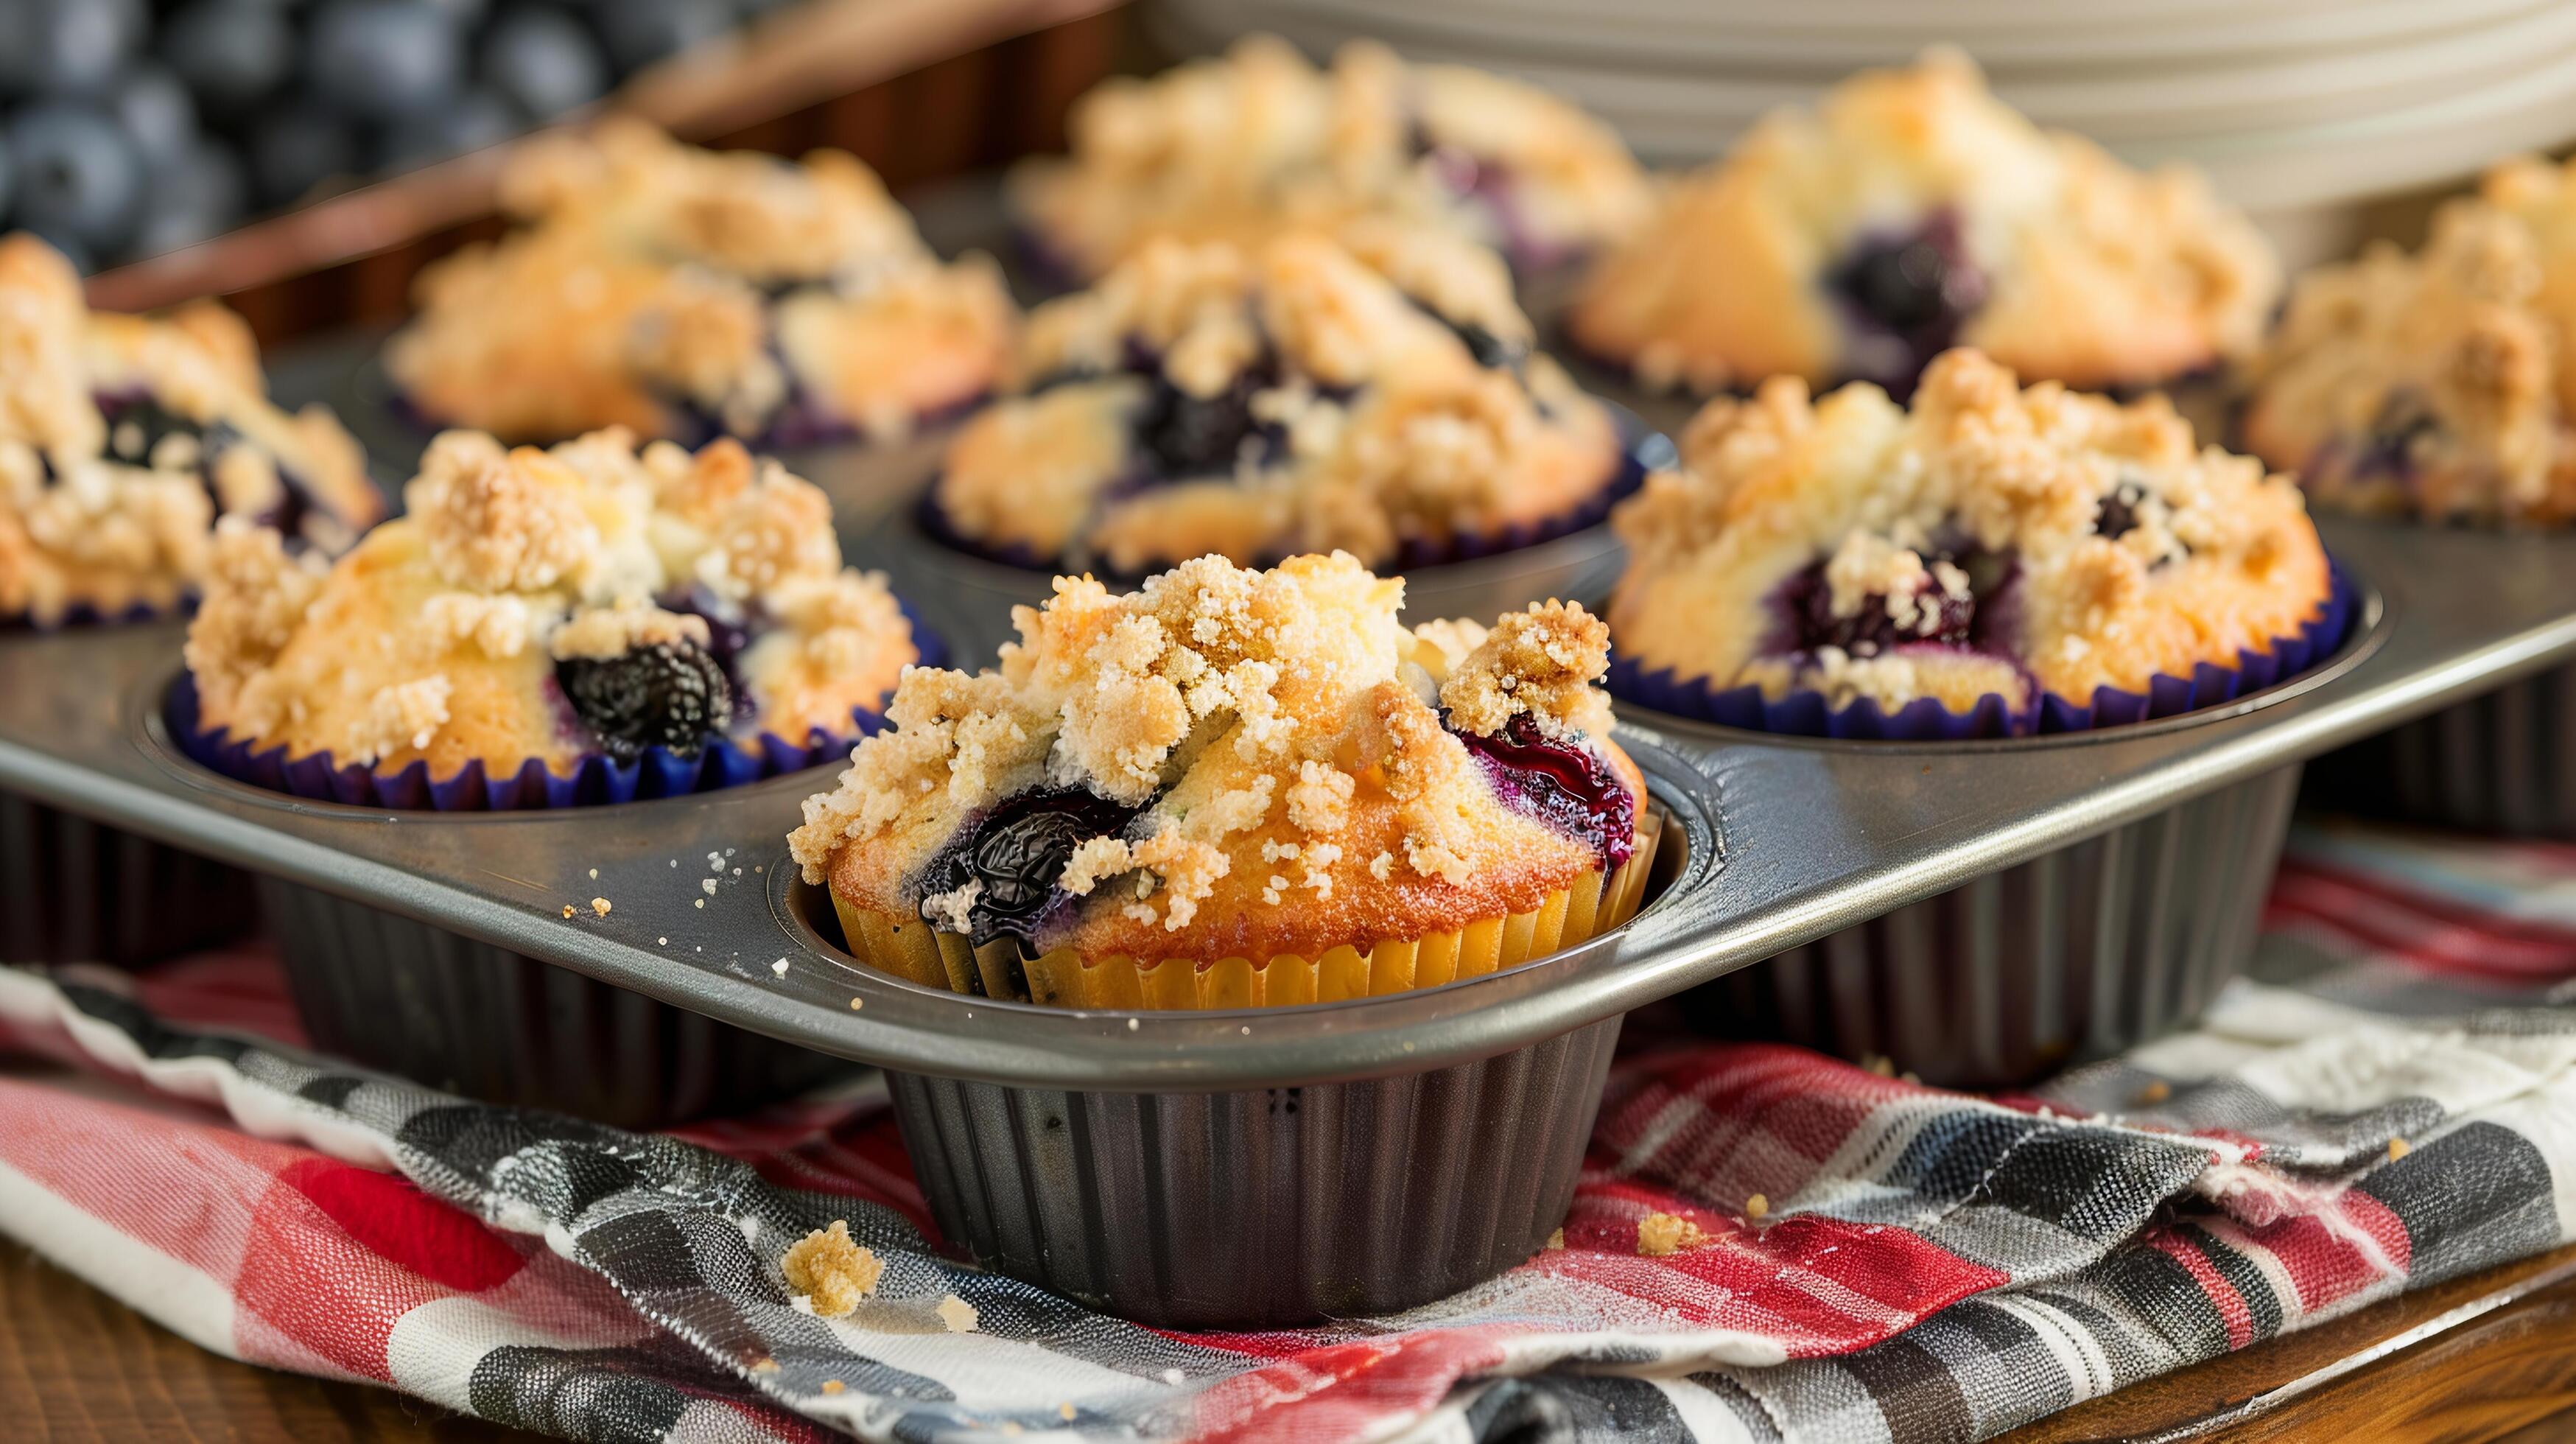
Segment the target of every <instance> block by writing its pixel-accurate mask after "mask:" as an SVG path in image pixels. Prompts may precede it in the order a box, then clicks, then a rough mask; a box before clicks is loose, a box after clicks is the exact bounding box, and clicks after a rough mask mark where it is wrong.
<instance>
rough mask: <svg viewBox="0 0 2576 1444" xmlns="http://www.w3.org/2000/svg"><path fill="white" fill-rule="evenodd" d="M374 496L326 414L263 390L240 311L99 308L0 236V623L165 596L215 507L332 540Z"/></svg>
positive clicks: (47, 264)
mask: <svg viewBox="0 0 2576 1444" xmlns="http://www.w3.org/2000/svg"><path fill="white" fill-rule="evenodd" d="M383 511H384V502H383V499H382V498H381V497H379V496H377V494H376V490H375V487H374V486H373V485H372V484H370V483H369V482H368V480H367V474H366V467H365V464H364V461H363V460H362V458H361V457H360V455H359V452H358V444H357V443H356V442H355V441H353V440H351V439H350V437H349V434H348V433H347V432H345V431H343V430H341V429H340V424H339V423H338V422H337V421H335V420H333V419H332V417H331V414H330V413H329V412H328V411H326V410H324V409H322V408H320V407H318V406H317V407H308V408H306V409H305V411H304V412H303V413H302V414H300V415H296V416H289V415H287V414H286V413H285V412H283V411H280V410H279V409H278V408H277V407H276V406H274V405H272V404H270V402H269V399H268V393H267V385H266V383H265V382H264V381H263V380H262V379H261V377H260V373H259V357H258V354H257V352H256V351H255V350H254V349H253V347H252V343H251V337H250V331H249V329H248V328H247V327H245V326H243V325H242V323H241V320H240V318H238V317H236V316H234V315H233V314H232V313H231V312H230V311H227V310H225V309H224V308H223V307H221V306H218V305H216V304H214V303H212V302H199V303H197V304H194V305H190V306H184V307H182V308H180V309H179V310H177V311H174V312H172V313H171V314H169V315H168V316H166V317H142V316H115V315H105V314H98V313H93V312H91V311H90V310H89V308H88V306H87V305H86V304H85V303H84V302H83V301H82V299H81V286H80V277H79V275H78V274H76V273H75V272H74V271H73V270H72V268H71V266H70V264H69V263H68V262H66V261H64V259H63V258H62V257H61V256H60V255H58V254H56V253H55V252H54V250H53V248H51V247H50V246H47V245H46V244H45V243H44V242H42V241H40V240H37V239H36V238H35V237H34V236H30V235H24V234H20V235H13V236H9V237H7V238H6V239H0V621H18V620H26V621H33V622H36V623H38V624H40V625H51V624H53V623H56V622H60V621H63V620H65V619H66V618H69V617H73V616H77V615H91V616H99V617H115V616H120V615H124V614H127V613H131V612H135V611H145V610H148V611H166V610H168V609H171V608H173V607H177V606H179V605H181V604H182V603H184V602H185V601H186V600H187V599H188V598H189V597H191V596H193V595H194V594H195V593H196V591H197V589H198V588H199V587H200V586H201V585H203V583H204V581H205V577H206V568H207V563H208V558H209V555H210V553H211V549H212V545H213V543H212V534H213V531H214V527H215V522H216V519H217V518H218V517H241V518H245V519H247V520H252V521H259V522H264V523H267V524H268V525H271V526H274V527H277V528H278V529H279V530H280V531H281V533H282V534H283V536H284V538H285V540H286V542H287V543H288V544H289V545H291V546H293V547H296V548H297V549H299V550H300V549H305V548H312V549H318V550H321V551H329V552H336V551H338V550H340V549H342V548H344V547H346V546H347V545H348V544H349V542H350V541H351V540H352V539H354V538H355V537H356V536H357V534H358V532H359V531H361V530H363V529H364V528H365V527H366V526H367V524H368V523H369V522H372V521H373V520H375V518H376V517H378V516H379V515H382V514H383Z"/></svg>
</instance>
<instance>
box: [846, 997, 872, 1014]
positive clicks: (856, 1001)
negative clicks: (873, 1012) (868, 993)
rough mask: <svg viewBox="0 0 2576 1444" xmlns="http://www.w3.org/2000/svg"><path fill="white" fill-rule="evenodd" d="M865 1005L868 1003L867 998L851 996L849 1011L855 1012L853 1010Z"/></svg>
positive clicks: (855, 1010)
mask: <svg viewBox="0 0 2576 1444" xmlns="http://www.w3.org/2000/svg"><path fill="white" fill-rule="evenodd" d="M867 1005H868V1000H867V999H865V998H852V999H851V1000H850V1011H851V1012H853V1013H855V1012H857V1011H858V1010H860V1009H861V1008H864V1007H866V1006H867Z"/></svg>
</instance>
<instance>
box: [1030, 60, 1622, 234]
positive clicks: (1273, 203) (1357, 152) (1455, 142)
mask: <svg viewBox="0 0 2576 1444" xmlns="http://www.w3.org/2000/svg"><path fill="white" fill-rule="evenodd" d="M1070 125H1071V129H1072V135H1073V154H1072V155H1071V156H1070V157H1069V158H1067V159H1064V160H1053V161H1033V162H1029V163H1027V164H1024V165H1023V166H1022V167H1021V168H1020V169H1019V170H1018V171H1017V172H1015V173H1014V174H1013V175H1012V178H1011V199H1012V202H1013V206H1014V209H1015V210H1016V211H1017V212H1018V214H1019V216H1020V218H1021V221H1022V223H1023V224H1024V225H1025V226H1026V227H1027V228H1028V230H1029V232H1030V233H1031V235H1032V237H1033V238H1034V239H1035V241H1036V243H1037V244H1038V245H1039V246H1040V247H1041V248H1042V249H1043V250H1044V251H1045V252H1046V254H1047V255H1048V256H1049V257H1050V258H1051V259H1054V260H1056V261H1059V262H1061V263H1062V264H1063V266H1064V267H1065V268H1066V269H1067V270H1069V271H1071V272H1072V273H1073V275H1074V276H1076V277H1077V278H1085V279H1087V278H1090V277H1095V276H1098V275H1101V274H1103V273H1105V272H1106V271H1108V269H1109V268H1110V267H1111V266H1114V265H1116V264H1117V263H1118V262H1119V261H1122V260H1125V259H1127V258H1128V257H1130V256H1132V255H1134V254H1135V253H1136V252H1137V250H1138V249H1140V248H1141V247H1142V246H1144V245H1145V244H1146V243H1147V242H1149V241H1152V240H1155V239H1157V238H1172V239H1179V240H1184V241H1230V242H1233V243H1235V244H1238V245H1254V244H1258V243H1259V242H1260V241H1262V240H1263V239H1265V238H1267V237H1269V236H1271V235H1273V234H1275V233H1277V231H1278V230H1279V229H1280V228H1281V227H1282V226H1286V225H1300V226H1334V225H1339V224H1341V223H1342V222H1344V221H1347V220H1349V219H1351V218H1352V217H1355V216H1369V215H1376V216H1394V217H1399V218H1402V219H1405V220H1408V221H1413V222H1416V223H1423V224H1430V225H1434V226H1437V227H1440V228H1443V229H1445V230H1448V231H1450V232H1451V233H1453V234H1456V235H1459V236H1462V237H1465V238H1468V239H1472V240H1475V241H1477V242H1479V243H1482V244H1485V245H1490V246H1494V247H1497V248H1499V249H1501V250H1502V251H1503V252H1504V253H1505V254H1506V255H1509V256H1510V257H1511V258H1512V259H1513V261H1514V262H1515V264H1520V265H1525V266H1538V265H1545V264H1549V263H1552V262H1555V261H1559V260H1562V259H1564V258H1565V257H1567V256H1570V255H1574V254H1577V253H1581V252H1585V251H1589V250H1592V249H1594V248H1595V247H1598V246H1600V245H1602V244H1603V243H1605V242H1607V241H1609V240H1611V239H1612V238H1614V237H1617V236H1620V235H1622V234H1624V233H1625V232H1626V231H1627V230H1628V229H1629V228H1630V227H1632V226H1633V225H1635V224H1636V222H1637V221H1638V220H1639V219H1640V218H1641V217H1642V216H1643V215H1644V214H1645V212H1646V209H1647V207H1648V204H1649V197H1650V191H1649V188H1648V184H1647V181H1646V177H1645V174H1644V172H1643V171H1641V170H1640V169H1639V168H1638V166H1637V162H1636V160H1635V159H1634V158H1633V157H1631V156H1630V155H1629V154H1628V150H1627V147H1626V146H1625V145H1624V144H1622V143H1621V142H1620V140H1619V137H1618V134H1617V132H1615V131H1613V130H1612V129H1611V128H1610V127H1609V126H1607V125H1605V124H1603V123H1602V122H1601V121H1599V120H1597V119H1595V118H1593V117H1592V116H1589V115H1586V114H1584V113H1583V112H1582V111H1581V110H1579V109H1577V108H1576V107H1574V106H1572V105H1570V104H1568V103H1566V102H1565V101H1563V100H1560V99H1558V98H1557V97H1555V96H1553V95H1550V94H1548V93H1547V92H1545V91H1543V90H1539V89H1537V88H1536V87H1533V86H1529V85H1525V84H1522V83H1520V82H1518V81H1512V80H1506V79H1503V78H1502V77H1500V76H1496V75H1488V74H1486V73H1484V72H1482V71H1478V70H1470V69H1467V68H1465V67H1463V66H1456V65H1407V64H1406V63H1404V62H1403V61H1401V60H1399V59H1397V58H1396V56H1395V54H1394V52H1392V51H1390V50H1388V49H1386V48H1385V47H1384V46H1382V45H1378V44H1375V43H1373V42H1369V41H1353V42H1351V43H1350V44H1348V45H1346V46H1344V47H1343V48H1342V50H1341V52H1340V53H1339V54H1338V55H1336V56H1335V57H1334V60H1333V64H1332V68H1331V69H1330V70H1317V69H1316V68H1315V67H1314V66H1312V65H1310V64H1308V63H1307V61H1306V59H1305V57H1303V56H1301V55H1299V54H1298V53H1297V51H1296V50H1295V49H1294V48H1292V47H1290V46H1289V45H1288V44H1286V43H1285V42H1284V41H1281V40H1279V39H1277V38H1275V37H1272V36H1267V35H1255V36H1250V37H1247V38H1246V39H1244V40H1242V41H1240V42H1238V43H1237V44H1236V45H1235V46H1234V48H1233V49H1232V50H1230V51H1228V52H1227V53H1226V54H1225V55H1224V56H1223V57H1221V58H1214V59H1207V60H1197V61H1192V62H1190V63H1188V64H1185V65H1181V66H1178V67H1176V68H1174V69H1173V70H1171V71H1168V72H1166V73H1165V74H1163V75H1160V76H1157V77H1155V78H1153V79H1150V80H1133V79H1118V80H1111V81H1108V82H1106V83H1104V84H1102V85H1101V86H1100V88H1098V89H1097V90H1094V91H1093V92H1091V93H1090V94H1089V95H1086V96H1084V97H1083V98H1082V100H1081V101H1079V102H1078V103H1076V105H1075V107H1074V111H1073V116H1072V119H1071V122H1070Z"/></svg>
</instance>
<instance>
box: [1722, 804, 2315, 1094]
mask: <svg viewBox="0 0 2576 1444" xmlns="http://www.w3.org/2000/svg"><path fill="white" fill-rule="evenodd" d="M2298 782H2299V769H2298V768H2297V767H2296V766H2290V767H2284V768H2282V769H2280V770H2279V771H2277V772H2270V773H2266V774H2264V775H2262V776H2260V777H2256V778H2253V779H2252V780H2250V781H2246V782H2239V783H2236V784H2234V785H2232V786H2228V787H2222V788H2220V789H2218V790H2217V791H2215V792H2210V793H2205V794H2203V795H2201V796H2199V797H2195V798H2192V799H2190V800H2189V801H2186V802H2182V803H2179V804H2177V805H2175V806H2173V807H2170V808H2167V809H2165V810H2164V811H2162V812H2158V813H2155V814H2153V815H2151V816H2148V817H2145V818H2142V819H2140V820H2138V821H2136V822H2132V823H2128V824H2126V825H2124V826H2121V827H2115V828H2113V829H2111V830H2110V831H2108V832H2105V833H2101V834H2098V835H2096V836H2094V837H2090V838H2087V839H2085V840H2084V841H2082V842H2079V843H2075V844H2072V845H2070V846H2067V847H2062V848H2058V849H2056V850H2055V851H2051V852H2045V853H2042V854H2040V855H2039V856H2038V857H2035V858H2032V859H2031V860H2030V861H2028V862H2025V863H2021V864H2019V865H2017V866H2013V867H2008V868H2005V869H2003V870H2001V871H1999V872H1991V873H1988V874H1986V875H1985V876H1984V877H1981V878H1978V879H1976V880H1975V881H1973V882H1970V883H1967V884H1965V885H1964V886H1961V887H1957V888H1953V889H1951V890H1950V891H1948V892H1945V893H1942V894H1940V895H1939V896H1937V897H1931V898H1926V899H1924V900H1923V901H1921V902H1917V903H1910V904H1908V905H1906V906H1904V907H1901V908H1898V909H1897V910H1895V911H1894V912H1891V913H1889V914H1887V915H1886V916H1884V917H1879V918H1872V919H1871V920H1869V921H1868V922H1865V923H1860V924H1858V925H1856V926H1853V927H1848V928H1845V929H1843V930H1842V931H1840V932H1838V933H1835V934H1833V935H1831V936H1829V937H1826V938H1822V939H1819V940H1818V941H1816V942H1812V943H1808V944H1806V945H1805V946H1803V947H1797V948H1792V949H1790V950H1789V951H1788V952H1786V953H1783V954H1781V955H1780V956H1778V957H1776V958H1772V959H1770V960H1769V961H1767V962H1761V963H1756V964H1754V965H1753V966H1752V967H1749V968H1745V969H1742V970H1741V971H1738V972H1734V973H1730V974H1728V975H1727V976H1725V977H1723V978H1721V979H1719V980H1717V981H1716V982H1714V983H1710V984H1707V985H1706V986H1703V987H1701V988H1698V989H1696V990H1694V991H1693V992H1692V993H1690V994H1689V995H1688V997H1687V998H1685V999H1684V1006H1685V1008H1686V1010H1687V1011H1688V1013H1689V1014H1690V1016H1691V1017H1692V1018H1693V1020H1694V1021H1696V1022H1697V1023H1699V1024H1700V1025H1701V1026H1703V1027H1706V1028H1708V1029H1709V1030H1710V1031H1712V1032H1716V1033H1721V1034H1725V1035H1730V1036H1737V1037H1752V1038H1768V1039H1780V1040H1784V1041H1787V1042H1791V1043H1802V1044H1805V1045H1807V1046H1808V1047H1812V1048H1818V1049H1821V1050H1823V1051H1825V1052H1828V1053H1835V1054H1839V1055H1841V1056H1843V1057H1845V1058H1851V1059H1856V1060H1857V1059H1862V1058H1871V1057H1878V1058H1885V1059H1887V1060H1888V1061H1889V1063H1890V1064H1891V1065H1892V1066H1893V1067H1894V1068H1896V1069H1900V1070H1903V1071H1905V1072H1910V1073H1913V1074H1915V1075H1917V1076H1919V1077H1920V1078H1922V1079H1923V1080H1924V1081H1925V1082H1927V1083H1935V1084H1939V1085H1942V1086H1944V1087H1952V1088H2000V1087H2007V1086H2010V1085H2013V1084H2017V1083H2027V1082H2029V1081H2031V1080H2033V1079H2035V1078H2037V1077H2039V1076H2041V1075H2043V1074H2046V1073H2050V1072H2054V1071H2056V1070H2057V1069H2059V1068H2063V1067H2065V1066H2067V1065H2068V1064H2070V1063H2074V1062H2079V1061H2082V1060H2085V1059H2090V1058H2098V1057H2102V1056H2105V1055H2108V1054H2111V1053H2116V1052H2119V1051H2120V1050H2122V1049H2124V1048H2127V1047H2130V1046H2132V1045H2133V1044H2136V1043H2139V1042H2142V1041H2144V1040H2146V1039H2148V1038H2152V1037H2154V1036H2156V1035H2158V1034H2160V1033H2164V1032H2167V1031H2169V1030H2171V1029H2173V1028H2177V1027H2180V1026H2182V1025H2183V1024H2185V1023H2188V1022H2190V1021H2191V1020H2192V1019H2193V1018H2195V1017H2197V1016H2199V1014H2200V1011H2201V1010H2202V1009H2203V1008H2204V1007H2206V1006H2208V1004H2209V1001H2210V999H2211V998H2212V997H2213V996H2215V995H2216V993H2217V992H2218V990H2219V988H2220V987H2222V986H2224V985H2225V984H2226V983H2227V981H2228V980H2229V979H2230V978H2233V977H2235V976H2236V975H2237V974H2238V973H2239V972H2242V971H2243V970H2244V967H2245V964H2246V963H2247V962H2248V961H2249V960H2250V959H2251V957H2252V954H2253V951H2254V937H2255V930H2256V925H2257V924H2258V923H2260V922H2261V921H2262V915H2263V899H2264V896H2265V894H2267V893H2268V892H2270V891H2271V886H2272V874H2273V872H2274V870H2275V868H2276V867H2277V866H2278V864H2279V862H2280V859H2281V846H2282V843H2283V841H2284V840H2285V839H2286V837H2287V835H2288V832H2289V824H2290V808H2291V803H2292V801H2293V800H2294V799H2295V797H2296V796H2297V793H2298Z"/></svg>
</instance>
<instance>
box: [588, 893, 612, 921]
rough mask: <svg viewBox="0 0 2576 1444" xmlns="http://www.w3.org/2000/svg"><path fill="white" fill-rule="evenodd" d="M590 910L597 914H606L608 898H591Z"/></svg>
mask: <svg viewBox="0 0 2576 1444" xmlns="http://www.w3.org/2000/svg"><path fill="white" fill-rule="evenodd" d="M590 910H591V911H592V912H595V913H597V914H599V915H600V916H601V917H606V916H608V899H606V898H604V897H595V898H592V899H591V900H590Z"/></svg>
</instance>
